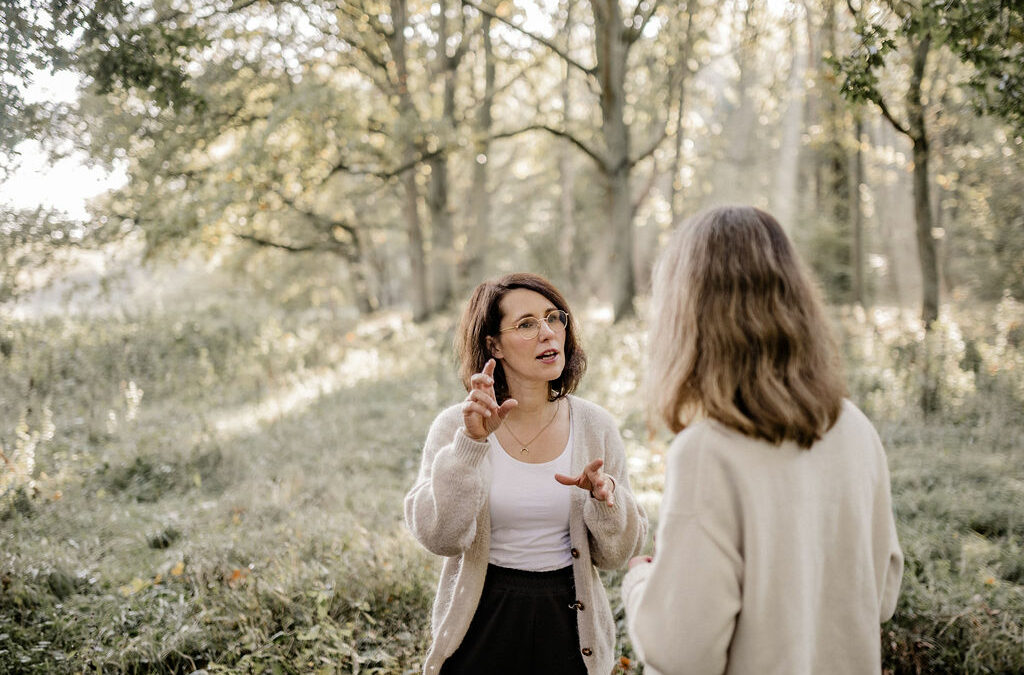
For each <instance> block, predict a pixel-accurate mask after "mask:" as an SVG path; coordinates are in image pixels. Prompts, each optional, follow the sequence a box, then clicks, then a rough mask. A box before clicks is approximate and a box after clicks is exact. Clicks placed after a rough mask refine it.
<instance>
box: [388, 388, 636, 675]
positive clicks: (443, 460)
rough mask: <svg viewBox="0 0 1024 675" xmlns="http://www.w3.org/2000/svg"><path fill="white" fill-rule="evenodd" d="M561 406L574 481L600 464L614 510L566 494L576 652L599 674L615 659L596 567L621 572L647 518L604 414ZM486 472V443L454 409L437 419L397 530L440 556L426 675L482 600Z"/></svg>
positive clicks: (432, 674)
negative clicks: (611, 482) (566, 414)
mask: <svg viewBox="0 0 1024 675" xmlns="http://www.w3.org/2000/svg"><path fill="white" fill-rule="evenodd" d="M568 402H569V406H570V408H569V409H570V413H571V415H570V419H571V420H572V434H573V439H574V440H573V448H572V453H573V454H572V475H578V474H580V473H581V472H582V471H583V468H584V467H585V466H586V465H587V464H588V463H589V462H591V461H592V460H594V459H597V458H602V459H604V467H603V471H604V472H605V473H606V474H608V475H609V476H611V477H612V478H614V479H615V505H614V506H608V505H607V504H605V503H604V502H603V501H599V500H597V499H594V498H593V497H591V496H590V495H589V494H588V493H587V492H586V491H585V490H580V489H578V488H572V490H573V492H572V503H571V507H570V512H569V538H570V540H571V544H572V550H571V553H572V558H573V562H572V567H573V576H574V580H575V586H576V598H577V600H578V601H579V602H578V610H579V611H578V612H577V627H578V630H579V636H580V652H581V653H582V654H583V662H584V663H585V664H586V666H587V672H588V673H589V674H590V675H598V674H600V675H607V674H608V673H609V672H611V670H612V667H613V662H614V659H615V622H614V620H613V619H612V614H611V608H610V606H609V604H608V597H607V595H606V594H605V590H604V586H603V585H602V583H601V579H600V577H599V576H598V574H597V570H596V569H595V566H596V567H599V568H601V569H614V568H618V567H622V566H623V565H625V563H626V562H627V561H628V560H629V559H630V557H631V556H633V555H636V554H637V553H638V552H639V551H640V548H641V546H642V545H643V543H644V538H645V537H646V535H647V515H646V514H645V513H644V510H643V508H642V507H641V506H640V505H639V504H638V503H637V501H636V499H635V498H634V496H633V493H632V491H631V490H630V487H629V476H628V474H627V470H626V456H625V450H624V448H623V444H622V438H621V436H620V435H619V429H618V426H617V425H616V423H615V421H614V420H613V419H612V417H611V415H609V414H608V412H607V411H605V410H604V409H603V408H601V407H600V406H598V405H595V404H593V403H590V402H588V401H585V400H583V399H581V398H577V397H575V396H569V397H568ZM491 471H492V469H491V462H490V460H489V458H488V443H487V441H486V440H485V441H483V442H477V441H474V440H473V439H471V438H469V437H468V436H467V435H466V434H465V430H464V429H463V428H462V404H461V403H459V404H457V405H454V406H452V407H450V408H448V409H447V410H445V411H444V412H442V413H441V414H440V415H438V416H437V419H435V420H434V423H433V425H431V428H430V432H429V433H428V434H427V440H426V444H425V445H424V448H423V459H422V463H421V465H420V471H419V476H418V477H417V479H416V484H415V485H414V486H413V487H412V489H411V490H410V491H409V493H408V494H407V495H406V497H405V522H406V524H407V526H408V527H409V530H410V531H411V532H412V534H413V536H414V537H416V539H417V540H418V541H419V542H420V543H421V544H422V545H423V546H424V548H426V549H427V550H428V551H430V552H432V553H435V554H437V555H440V556H445V561H444V565H443V567H442V570H441V578H440V581H439V583H438V588H437V595H436V597H435V599H434V607H433V613H432V617H431V627H432V633H433V644H432V645H431V647H430V650H429V651H428V652H427V656H426V660H425V661H424V664H423V672H424V674H425V675H437V673H438V672H440V670H441V665H442V664H443V663H444V661H445V660H446V659H447V658H448V657H449V656H451V655H452V654H453V653H454V652H455V650H456V649H457V648H458V647H459V644H460V643H461V642H462V638H463V637H464V636H465V635H466V631H467V630H468V628H469V624H470V621H471V620H472V618H473V614H474V613H475V611H476V607H477V604H478V603H479V601H480V595H481V592H482V590H483V585H484V576H485V575H486V571H487V564H488V559H489V552H490V533H491V523H490V507H489V504H488V495H489V492H490V484H491V475H492V474H491ZM551 480H554V477H553V476H552V478H551Z"/></svg>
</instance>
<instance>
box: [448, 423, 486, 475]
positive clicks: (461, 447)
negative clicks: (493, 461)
mask: <svg viewBox="0 0 1024 675" xmlns="http://www.w3.org/2000/svg"><path fill="white" fill-rule="evenodd" d="M490 447H491V446H490V444H489V443H488V442H487V439H484V440H482V441H474V440H473V439H472V438H470V437H469V436H467V435H466V430H465V429H464V428H462V427H459V430H458V431H456V432H455V441H454V442H453V443H452V452H454V453H455V457H456V458H457V459H458V460H459V461H461V462H465V463H466V464H469V465H470V466H471V467H474V468H475V467H477V466H479V465H480V462H482V461H483V459H484V457H486V456H487V451H488V450H489V449H490Z"/></svg>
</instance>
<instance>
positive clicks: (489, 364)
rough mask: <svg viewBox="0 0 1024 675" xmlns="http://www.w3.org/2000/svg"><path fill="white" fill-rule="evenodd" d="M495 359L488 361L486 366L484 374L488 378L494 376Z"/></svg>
mask: <svg viewBox="0 0 1024 675" xmlns="http://www.w3.org/2000/svg"><path fill="white" fill-rule="evenodd" d="M494 365H495V364H494V359H487V363H485V364H484V369H483V371H482V372H483V374H484V375H486V376H487V377H492V376H493V375H494Z"/></svg>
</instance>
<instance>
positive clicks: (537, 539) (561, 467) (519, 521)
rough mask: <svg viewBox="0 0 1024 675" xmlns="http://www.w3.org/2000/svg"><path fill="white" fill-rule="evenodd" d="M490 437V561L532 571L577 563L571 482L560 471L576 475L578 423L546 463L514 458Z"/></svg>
mask: <svg viewBox="0 0 1024 675" xmlns="http://www.w3.org/2000/svg"><path fill="white" fill-rule="evenodd" d="M488 442H489V443H490V446H491V447H490V451H489V452H490V456H491V457H490V459H491V466H492V467H493V469H494V470H493V471H492V473H491V475H492V478H491V493H490V507H491V555H490V562H491V564H493V565H498V566H500V567H511V568H512V569H517V570H526V571H528V572H547V571H549V570H557V569H561V568H563V567H567V566H569V565H571V564H572V555H571V554H570V553H569V551H570V550H572V542H571V541H570V540H569V509H570V506H571V499H572V491H573V490H576V489H578V488H575V487H573V486H571V485H562V484H561V483H559V482H558V481H556V480H555V474H556V473H561V474H565V475H567V476H568V475H572V429H571V428H570V430H569V440H568V441H567V442H566V444H565V449H564V450H563V451H562V454H560V455H559V456H558V457H556V458H555V459H553V460H551V461H550V462H544V463H543V464H527V463H526V462H520V461H518V460H516V459H513V458H512V457H510V456H509V455H508V453H507V452H505V450H504V448H502V447H501V444H500V443H499V442H498V439H496V438H495V437H494V434H491V435H490V436H488Z"/></svg>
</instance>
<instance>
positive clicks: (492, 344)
mask: <svg viewBox="0 0 1024 675" xmlns="http://www.w3.org/2000/svg"><path fill="white" fill-rule="evenodd" d="M487 351H488V352H490V355H491V356H493V357H494V358H496V359H500V358H501V356H502V355H501V344H500V343H499V342H498V341H497V340H495V339H494V338H492V337H491V336H489V335H488V336H487Z"/></svg>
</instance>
